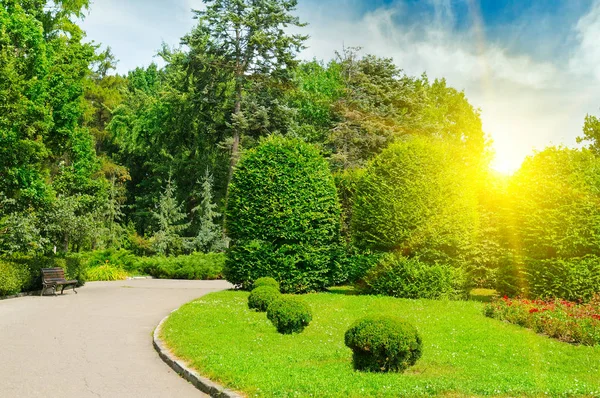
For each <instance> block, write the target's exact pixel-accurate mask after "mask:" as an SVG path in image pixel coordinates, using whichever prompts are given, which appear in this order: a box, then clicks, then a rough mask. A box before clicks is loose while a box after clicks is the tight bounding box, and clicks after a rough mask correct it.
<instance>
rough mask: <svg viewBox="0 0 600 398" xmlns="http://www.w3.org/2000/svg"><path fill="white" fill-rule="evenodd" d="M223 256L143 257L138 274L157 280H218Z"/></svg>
mask: <svg viewBox="0 0 600 398" xmlns="http://www.w3.org/2000/svg"><path fill="white" fill-rule="evenodd" d="M224 263H225V255H224V254H222V253H208V254H204V253H194V254H191V255H188V256H177V257H163V256H155V257H143V258H140V259H139V262H138V265H137V267H138V269H139V271H140V272H142V273H144V274H147V275H151V276H153V277H155V278H159V279H190V280H207V279H220V278H221V277H222V273H223V264H224Z"/></svg>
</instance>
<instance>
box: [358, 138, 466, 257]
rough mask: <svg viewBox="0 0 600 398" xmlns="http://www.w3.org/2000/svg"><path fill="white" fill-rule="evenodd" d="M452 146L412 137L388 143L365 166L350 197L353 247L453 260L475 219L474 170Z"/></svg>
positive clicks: (463, 250)
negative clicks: (356, 188)
mask: <svg viewBox="0 0 600 398" xmlns="http://www.w3.org/2000/svg"><path fill="white" fill-rule="evenodd" d="M455 150H456V148H455V147H452V146H450V145H447V144H445V143H443V142H440V141H438V140H431V139H424V138H418V139H417V138H415V139H410V140H407V141H403V142H398V143H396V144H393V145H391V146H390V147H389V148H388V149H386V150H385V151H384V152H383V153H382V154H381V155H379V156H378V157H377V158H376V159H375V160H374V161H373V162H372V163H371V164H370V165H369V167H368V169H367V171H366V173H365V175H364V178H363V179H362V181H361V182H360V184H359V187H358V190H357V193H356V196H355V198H354V215H353V219H352V229H353V236H354V239H355V241H356V243H357V245H358V246H359V247H363V248H369V249H373V250H381V251H399V252H401V253H403V254H404V255H406V256H414V255H420V256H421V257H422V259H423V260H425V261H428V262H433V261H442V262H455V263H456V262H457V259H459V258H460V256H461V254H464V253H465V252H466V249H467V248H468V247H469V246H470V245H471V244H472V235H473V231H474V227H475V225H476V221H477V218H476V216H477V212H476V210H477V209H476V205H477V202H476V197H475V192H474V190H473V189H471V187H470V186H469V181H470V180H471V179H472V178H474V177H476V175H474V172H473V171H472V170H470V169H469V168H468V167H466V166H465V165H463V164H461V163H460V161H458V160H457V157H456V156H455V155H456V152H455Z"/></svg>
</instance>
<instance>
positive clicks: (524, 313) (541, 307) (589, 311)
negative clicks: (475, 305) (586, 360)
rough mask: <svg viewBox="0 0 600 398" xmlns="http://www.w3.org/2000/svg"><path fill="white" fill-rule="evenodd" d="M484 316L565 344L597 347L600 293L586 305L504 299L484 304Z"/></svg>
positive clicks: (598, 339)
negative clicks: (527, 329)
mask: <svg viewBox="0 0 600 398" xmlns="http://www.w3.org/2000/svg"><path fill="white" fill-rule="evenodd" d="M484 314H485V315H486V316H488V317H490V318H495V319H499V320H503V321H507V322H510V323H514V324H517V325H519V326H523V327H526V328H529V329H532V330H534V331H535V332H536V333H542V334H545V335H547V336H549V337H553V338H555V339H558V340H560V341H564V342H567V343H573V344H583V345H589V346H594V345H597V344H600V294H597V295H596V296H595V297H594V299H593V300H592V301H590V302H589V303H587V304H581V303H573V302H570V301H566V300H558V299H557V300H554V301H543V300H525V299H514V300H513V299H510V298H508V297H506V296H505V297H503V298H501V299H497V300H494V301H493V302H491V303H489V304H487V305H486V306H485V307H484Z"/></svg>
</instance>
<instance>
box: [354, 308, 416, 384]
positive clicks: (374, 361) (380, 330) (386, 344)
mask: <svg viewBox="0 0 600 398" xmlns="http://www.w3.org/2000/svg"><path fill="white" fill-rule="evenodd" d="M345 342H346V345H347V346H348V347H350V349H352V351H353V353H354V355H353V362H354V368H355V369H357V370H365V371H370V372H403V371H404V370H406V369H407V368H408V367H410V366H412V365H414V364H415V363H416V362H417V360H418V359H419V358H420V357H421V354H422V344H421V337H420V336H419V333H418V332H417V329H416V328H415V327H414V326H412V325H411V324H410V323H408V322H406V321H404V320H402V319H400V318H396V317H391V316H370V317H366V318H363V319H360V320H358V321H356V322H355V323H354V324H353V325H352V326H351V327H350V329H348V330H347V331H346V335H345Z"/></svg>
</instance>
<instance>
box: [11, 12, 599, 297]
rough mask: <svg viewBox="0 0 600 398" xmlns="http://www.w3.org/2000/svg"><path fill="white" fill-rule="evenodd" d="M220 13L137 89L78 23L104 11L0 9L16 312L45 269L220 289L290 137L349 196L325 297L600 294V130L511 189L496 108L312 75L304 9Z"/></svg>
mask: <svg viewBox="0 0 600 398" xmlns="http://www.w3.org/2000/svg"><path fill="white" fill-rule="evenodd" d="M205 3H206V4H207V8H206V10H205V11H197V12H195V13H194V17H195V18H197V19H198V25H197V27H196V28H194V29H193V30H192V31H191V32H189V33H188V34H187V35H186V36H184V37H183V38H182V39H181V45H180V46H177V47H173V48H171V47H168V46H166V45H163V46H162V48H160V50H159V52H158V53H159V55H160V57H161V58H162V61H163V64H164V66H161V67H159V66H157V65H155V64H153V65H150V66H148V67H145V68H137V69H135V70H132V71H130V72H129V73H128V74H127V75H126V76H123V75H118V74H114V73H113V72H114V68H115V65H116V62H117V60H116V59H115V58H114V56H113V55H112V54H111V51H110V48H109V47H102V46H101V45H99V44H95V43H87V42H86V41H85V33H84V32H83V31H82V30H81V29H80V27H79V26H78V24H77V21H78V20H80V18H82V17H83V16H84V13H85V12H86V9H87V8H88V6H89V2H88V0H69V1H67V0H61V1H55V2H49V3H47V2H46V1H43V0H0V255H1V256H2V260H1V261H0V295H1V294H2V293H9V292H14V291H19V290H27V289H28V288H31V287H32V286H33V285H34V284H35V282H34V281H32V280H31V278H35V276H33V277H32V276H31V275H33V274H34V273H36V272H38V271H35V272H34V271H31V269H32V268H33V269H36V270H37V269H39V267H40V264H45V262H56V261H59V262H60V261H62V262H64V264H65V267H67V268H69V267H73V269H74V271H73V274H74V275H75V276H78V277H79V278H81V279H85V276H83V271H77V269H79V268H78V267H80V265H79V264H80V263H82V262H84V263H86V264H91V265H95V266H98V265H101V264H107V263H109V264H112V265H118V266H119V267H120V268H122V269H123V270H125V271H131V270H133V269H135V270H136V272H143V273H151V274H155V275H157V276H165V277H182V278H187V277H190V278H205V277H207V276H209V275H207V274H197V273H194V271H193V270H194V269H196V268H197V267H196V266H195V265H193V264H196V263H197V262H202V263H203V264H204V263H206V264H208V263H210V264H213V265H211V267H212V266H214V267H216V269H217V271H216V272H215V274H217V275H218V274H219V272H220V271H219V270H220V269H221V268H222V263H223V261H224V260H223V258H222V256H218V255H214V256H216V257H214V258H213V259H212V260H210V261H209V260H206V257H205V256H202V255H201V254H200V253H219V252H224V251H226V250H227V248H228V247H230V245H231V243H233V245H232V247H235V243H236V242H235V241H233V242H230V238H231V236H229V228H228V226H231V225H234V224H235V221H236V220H235V219H234V220H227V217H228V216H229V214H230V212H228V201H229V191H230V189H229V188H230V185H231V184H230V183H231V182H232V179H233V180H235V177H234V174H235V170H236V167H237V163H238V160H239V159H240V157H242V158H243V156H244V154H245V153H247V152H249V151H251V150H253V149H254V148H257V147H260V146H261V145H265V144H264V143H267V144H266V145H268V143H269V142H271V143H272V142H273V141H272V140H278V139H283V140H288V141H289V142H296V143H298V144H297V145H300V146H302V145H309V146H310V147H311V148H314V150H316V151H317V152H318V154H319V156H321V157H322V158H323V159H325V161H326V164H327V167H328V170H329V171H328V172H329V173H331V175H332V176H333V181H334V182H335V188H336V191H337V202H338V203H339V206H340V212H339V217H340V219H339V225H340V228H339V233H338V234H337V235H336V236H335V242H334V245H335V249H334V251H335V253H336V254H335V255H333V256H332V257H331V264H330V268H333V269H335V272H333V273H332V274H331V275H330V277H329V280H328V283H326V285H327V284H329V285H330V284H342V283H348V282H357V281H358V282H359V285H360V286H362V287H363V288H365V289H369V290H370V291H372V292H375V293H382V294H391V295H397V296H404V297H412V296H416V297H421V296H427V294H428V293H427V294H424V293H423V292H422V291H421V290H419V289H417V290H418V291H417V292H416V293H415V292H410V291H408V290H407V289H408V287H407V286H406V284H407V282H403V281H410V280H413V282H414V281H416V280H418V281H422V283H423V284H424V285H430V283H429V282H426V281H427V280H428V279H427V278H432V280H433V279H434V280H436V281H438V280H442V281H443V280H444V278H446V276H447V277H448V282H447V284H448V285H451V287H452V289H453V291H457V292H459V293H458V294H459V295H461V294H463V293H464V292H468V290H469V289H470V288H472V287H488V288H494V289H497V290H498V291H500V292H501V293H503V294H508V295H519V294H530V295H533V296H553V297H554V296H556V297H563V298H566V299H574V300H576V299H589V298H591V297H592V296H593V294H594V293H595V292H597V291H598V290H599V286H600V265H598V264H599V262H598V256H600V159H599V157H598V155H599V153H600V121H599V120H598V119H597V118H596V117H594V116H591V115H590V116H588V117H587V118H586V119H585V121H582V122H584V123H585V126H584V129H583V133H582V137H581V143H582V146H581V148H578V149H572V148H565V147H549V148H547V149H545V150H543V151H540V152H538V153H535V154H533V155H532V156H530V157H529V158H528V159H526V161H525V162H524V163H523V165H522V167H521V169H520V170H519V171H517V172H516V173H515V174H514V175H512V176H510V177H509V176H505V175H501V174H498V173H497V172H494V171H493V170H491V169H490V167H489V165H490V161H491V160H492V158H493V150H492V142H491V141H490V139H489V137H488V136H486V134H485V133H484V131H483V130H482V124H481V120H480V110H478V109H475V108H474V107H473V106H472V105H471V104H470V103H469V102H468V100H467V98H466V96H465V94H464V92H462V91H460V90H457V89H455V88H453V87H450V86H448V84H447V83H446V81H445V80H443V79H441V80H437V79H436V80H430V79H429V78H428V77H427V75H425V74H423V75H421V76H407V75H406V74H404V73H403V71H402V69H400V68H399V67H398V66H397V65H396V63H395V61H394V60H392V59H386V58H379V57H375V56H371V55H363V54H362V53H361V51H360V49H358V48H342V49H340V51H339V52H338V53H336V54H332V55H331V60H327V61H325V60H313V61H310V62H305V61H300V60H299V58H298V52H299V51H300V50H301V49H302V48H303V45H304V42H305V40H306V37H305V36H303V35H302V34H301V33H300V34H291V33H289V31H290V29H289V28H290V27H294V31H299V32H302V29H301V28H302V26H303V25H304V21H300V20H298V19H297V18H296V17H294V16H293V11H294V8H295V5H296V1H294V0H265V1H258V2H253V1H241V0H240V1H226V0H206V1H205ZM158 46H159V43H157V47H158ZM396 61H398V60H396ZM266 137H271V138H269V139H266ZM269 140H270V141H269ZM311 156H312V155H311ZM259 205H260V203H259ZM281 211H282V212H283V213H285V211H286V210H285V209H282V210H281ZM232 223H234V224H232ZM235 253H237V252H235V250H234V254H235ZM182 255H191V256H186V257H185V258H184V257H177V256H182ZM137 257H144V259H141V260H140V259H137ZM156 258H160V260H156ZM153 259H154V260H153ZM134 262H135V263H136V265H135V266H134V265H132V264H133V263H134ZM140 262H141V265H140ZM175 263H176V265H173V264H175ZM34 264H35V265H34ZM164 264H170V265H164ZM214 264H217V265H214ZM103 266H104V265H103ZM19 267H29V270H30V272H31V275H30V276H28V278H30V279H27V278H25V279H23V278H21V279H19V278H20V277H18V274H19V272H22V269H21V268H19ZM36 267H37V268H36ZM173 267H175V268H177V269H179V270H181V269H187V270H188V271H185V272H181V273H179V274H173V273H172V272H169V271H168V270H170V269H171V268H173ZM195 267H196V268H195ZM448 270H449V271H448ZM105 271H107V272H108V271H109V269H108V267H106V269H105ZM448 272H449V273H448ZM161 273H162V274H161ZM7 275H15V276H14V277H13V279H11V281H12V282H10V281H8V279H9V278H8V276H7ZM424 275H426V276H424ZM444 275H445V276H444ZM98 277H100V276H98ZM3 278H4V280H3ZM411 278H412V279H411ZM23 280H25V281H26V282H22V281H23ZM19 281H21V282H19ZM399 281H400V282H399ZM9 282H10V283H12V284H10V283H9ZM239 282H240V283H241V282H242V281H239ZM3 283H4V286H5V287H2V284H3ZM411 283H412V282H411ZM415 283H416V282H415ZM415 283H412V285H413V286H414V285H415ZM440 283H442V282H440ZM242 284H243V283H242ZM6 286H9V287H6ZM424 289H425V288H424ZM445 289H446V288H445V287H443V286H442V287H440V288H439V290H438V291H435V292H433V293H432V297H433V296H438V295H440V294H442V293H445V292H446V290H445ZM309 290H310V289H309ZM425 290H426V289H425ZM460 292H463V293H460Z"/></svg>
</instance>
